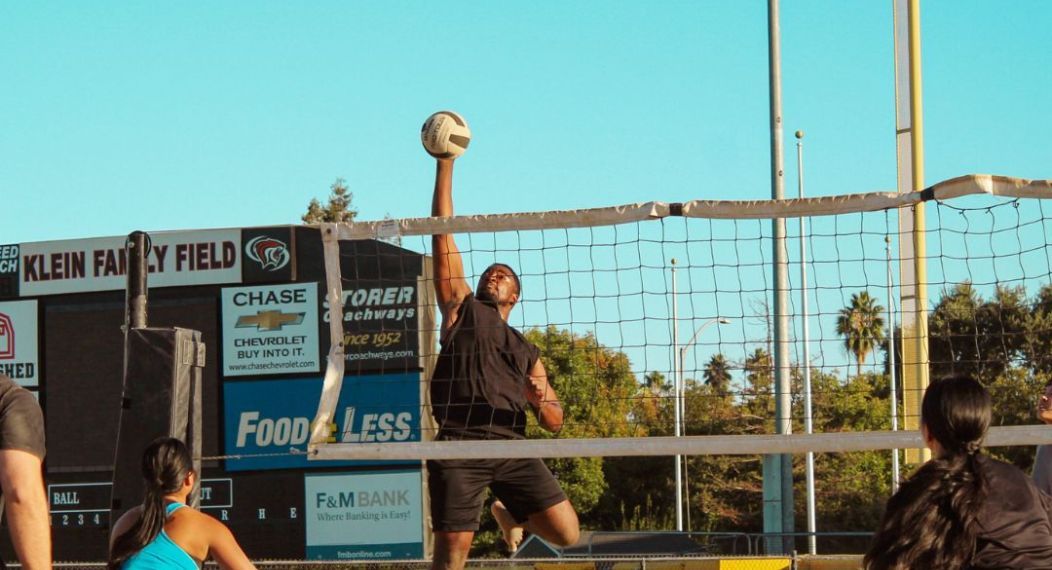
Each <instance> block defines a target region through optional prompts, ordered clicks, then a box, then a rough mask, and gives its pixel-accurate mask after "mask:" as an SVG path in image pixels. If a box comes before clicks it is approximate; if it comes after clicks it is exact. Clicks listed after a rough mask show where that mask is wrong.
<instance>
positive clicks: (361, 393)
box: [223, 372, 421, 471]
mask: <svg viewBox="0 0 1052 570" xmlns="http://www.w3.org/2000/svg"><path fill="white" fill-rule="evenodd" d="M321 388H322V379H321V378H309V379H299V380H259V381H227V382H225V383H224V384H223V406H224V425H225V428H224V443H225V451H226V454H227V455H236V456H238V457H236V458H232V459H227V460H226V469H227V471H243V470H250V469H293V468H300V469H303V468H318V467H335V466H346V465H369V464H377V463H380V462H376V461H371V462H370V461H334V462H329V461H325V462H309V461H308V460H307V458H306V456H305V455H303V454H302V453H301V452H304V451H306V448H307V441H308V439H309V438H310V431H311V430H310V422H311V420H312V419H313V418H314V414H315V412H317V410H318V399H319V397H320V396H321ZM420 408H421V404H420V373H419V372H413V373H403V374H376V375H366V376H347V377H345V378H344V379H343V390H342V391H341V392H340V399H339V400H338V401H337V404H336V428H335V430H334V432H333V438H334V441H338V442H341V443H376V442H400V441H420ZM382 463H388V464H389V463H399V462H391V461H385V462H382Z"/></svg>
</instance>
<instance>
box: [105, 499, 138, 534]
mask: <svg viewBox="0 0 1052 570" xmlns="http://www.w3.org/2000/svg"><path fill="white" fill-rule="evenodd" d="M140 513H142V505H137V506H134V507H132V508H130V509H128V512H126V513H124V514H123V515H121V517H120V518H119V519H117V524H114V525H113V528H112V529H111V530H110V544H113V540H114V539H115V538H117V537H118V536H120V535H122V534H124V533H126V532H128V529H130V528H131V527H132V525H134V524H135V521H137V520H139V514H140Z"/></svg>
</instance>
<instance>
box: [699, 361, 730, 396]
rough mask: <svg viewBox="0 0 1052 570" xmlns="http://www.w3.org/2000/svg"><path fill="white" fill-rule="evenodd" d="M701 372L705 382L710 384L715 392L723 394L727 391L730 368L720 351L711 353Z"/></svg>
mask: <svg viewBox="0 0 1052 570" xmlns="http://www.w3.org/2000/svg"><path fill="white" fill-rule="evenodd" d="M701 374H702V377H703V378H705V384H707V385H709V386H712V389H713V390H714V391H715V392H716V393H717V394H719V395H724V394H726V393H727V388H728V387H729V386H730V383H731V370H730V363H729V362H727V359H726V358H724V356H723V354H722V353H719V352H717V353H716V354H714V355H712V358H710V359H709V362H708V364H706V365H705V370H704V371H702V373H701Z"/></svg>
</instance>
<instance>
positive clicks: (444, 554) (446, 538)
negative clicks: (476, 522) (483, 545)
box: [431, 531, 475, 570]
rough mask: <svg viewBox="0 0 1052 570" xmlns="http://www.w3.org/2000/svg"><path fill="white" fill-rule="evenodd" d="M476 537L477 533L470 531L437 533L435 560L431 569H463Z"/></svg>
mask: <svg viewBox="0 0 1052 570" xmlns="http://www.w3.org/2000/svg"><path fill="white" fill-rule="evenodd" d="M474 537H475V533H474V532H470V531H467V532H436V533H435V558H434V561H433V564H432V566H431V567H432V568H435V569H436V570H440V569H457V568H463V567H464V562H465V561H466V560H467V558H468V553H469V552H470V551H471V541H472V539H473V538H474Z"/></svg>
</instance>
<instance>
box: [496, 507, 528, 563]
mask: <svg viewBox="0 0 1052 570" xmlns="http://www.w3.org/2000/svg"><path fill="white" fill-rule="evenodd" d="M489 512H491V513H493V518H494V519H496V520H497V524H499V525H500V531H501V533H502V534H503V535H504V544H505V546H507V547H508V554H514V553H515V551H516V550H518V549H519V544H522V535H523V534H524V533H525V528H524V527H525V525H521V524H519V523H517V522H515V517H513V516H511V513H510V512H508V509H507V507H505V506H504V503H502V502H500V501H493V504H492V505H490V508H489Z"/></svg>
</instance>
